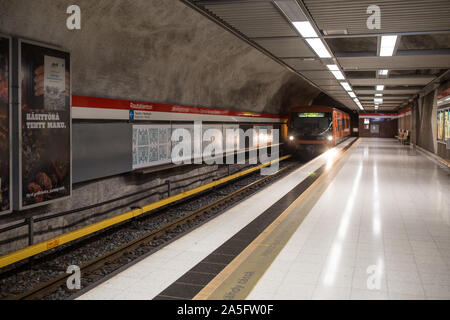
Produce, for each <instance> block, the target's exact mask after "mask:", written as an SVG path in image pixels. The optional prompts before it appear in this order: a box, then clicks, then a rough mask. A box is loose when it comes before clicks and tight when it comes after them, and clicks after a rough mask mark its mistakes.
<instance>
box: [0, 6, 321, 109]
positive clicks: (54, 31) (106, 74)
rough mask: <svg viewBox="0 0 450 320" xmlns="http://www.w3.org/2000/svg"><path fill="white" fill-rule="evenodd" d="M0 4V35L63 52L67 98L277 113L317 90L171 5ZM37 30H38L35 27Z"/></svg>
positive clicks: (220, 30)
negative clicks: (75, 13)
mask: <svg viewBox="0 0 450 320" xmlns="http://www.w3.org/2000/svg"><path fill="white" fill-rule="evenodd" d="M71 4H73V3H72V2H71V1H67V0H59V1H54V0H35V1H29V0H16V1H10V0H0V7H1V8H2V10H1V11H0V32H3V33H6V34H14V35H17V36H21V37H26V38H29V39H33V40H37V41H43V42H47V43H51V44H54V45H57V46H62V47H63V48H65V49H67V50H69V51H71V53H72V62H73V84H72V88H73V94H76V95H87V96H95V97H108V98H117V99H126V100H141V101H150V102H162V103H174V104H182V105H195V106H205V107H218V108H226V109H236V110H244V111H256V112H267V113H279V112H280V110H286V109H288V108H289V104H291V103H295V104H308V103H310V102H311V100H312V99H313V98H315V97H316V96H317V95H318V94H319V91H318V90H317V89H316V88H314V87H312V86H311V85H309V84H308V83H307V82H305V81H304V80H302V79H301V78H300V77H299V76H297V75H295V74H293V73H292V72H290V71H288V70H286V69H285V68H284V67H283V66H281V65H280V64H278V63H276V62H275V61H273V60H271V59H270V58H269V57H267V56H265V55H264V54H262V53H261V52H260V51H258V50H256V49H255V48H253V47H252V46H250V45H248V44H247V43H245V42H244V41H242V40H240V39H238V38H237V37H236V36H234V35H232V34H231V33H230V32H228V31H226V30H225V29H223V28H222V27H220V26H218V25H217V24H215V23H214V22H212V21H210V20H209V19H207V18H205V17H204V16H203V15H201V14H200V13H198V12H196V11H194V10H193V9H191V8H189V7H187V6H186V5H185V4H183V3H182V2H180V1H179V0H99V1H92V0H79V1H77V5H79V7H80V8H81V30H72V31H70V30H68V29H67V27H66V20H67V18H68V16H69V15H68V14H67V13H66V10H67V7H68V6H69V5H71ZM42 26H44V27H42Z"/></svg>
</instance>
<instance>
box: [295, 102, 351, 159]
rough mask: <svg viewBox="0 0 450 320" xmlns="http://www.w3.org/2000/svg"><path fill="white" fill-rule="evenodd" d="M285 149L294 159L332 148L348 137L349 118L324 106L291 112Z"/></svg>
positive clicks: (301, 108)
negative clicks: (291, 153) (286, 148)
mask: <svg viewBox="0 0 450 320" xmlns="http://www.w3.org/2000/svg"><path fill="white" fill-rule="evenodd" d="M287 136H288V140H289V141H288V144H287V145H288V148H289V149H290V150H291V151H292V152H293V153H295V154H296V155H300V156H301V155H306V156H313V155H315V154H318V153H320V152H323V151H326V150H327V149H328V148H330V147H334V146H336V145H337V144H339V143H340V142H342V141H343V140H344V139H346V138H347V137H348V136H350V116H349V115H348V114H347V113H345V112H343V111H341V110H338V109H336V108H333V107H327V106H314V105H313V106H309V107H297V108H293V109H291V111H290V113H289V120H288V135H287Z"/></svg>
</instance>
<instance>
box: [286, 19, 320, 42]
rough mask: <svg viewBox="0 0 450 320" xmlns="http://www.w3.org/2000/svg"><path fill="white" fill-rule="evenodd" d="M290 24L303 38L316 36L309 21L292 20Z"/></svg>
mask: <svg viewBox="0 0 450 320" xmlns="http://www.w3.org/2000/svg"><path fill="white" fill-rule="evenodd" d="M292 24H293V25H294V27H295V28H296V29H297V30H298V32H300V34H301V35H302V37H303V38H318V35H317V33H316V31H315V30H314V28H313V26H312V24H311V23H310V22H309V21H296V22H292Z"/></svg>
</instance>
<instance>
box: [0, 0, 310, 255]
mask: <svg viewBox="0 0 450 320" xmlns="http://www.w3.org/2000/svg"><path fill="white" fill-rule="evenodd" d="M71 4H73V3H72V1H67V0H59V1H54V0H34V1H30V0H15V1H10V0H0V8H1V10H0V33H4V34H9V35H14V36H17V37H22V38H26V39H31V40H36V41H40V42H45V43H48V44H52V45H55V46H60V47H62V48H64V49H66V50H69V51H70V52H71V54H72V91H73V94H75V95H86V96H94V97H106V98H115V99H126V100H138V101H149V102H160V103H173V104H181V105H195V106H204V107H216V108H226V109H235V110H243V111H255V112H265V113H275V114H276V113H286V111H287V110H288V109H289V108H290V106H292V105H305V104H306V105H307V104H310V103H311V102H312V101H313V100H314V98H316V97H317V96H318V95H319V91H318V90H317V89H316V88H314V87H312V86H310V85H309V84H308V83H307V82H305V81H304V80H302V79H301V78H300V77H299V76H297V75H295V74H293V73H292V72H290V71H288V70H286V69H285V68H284V67H283V66H281V65H280V64H278V63H276V62H275V61H273V60H271V59H270V58H268V57H267V56H265V55H264V54H262V53H261V52H260V51H258V50H256V49H255V48H253V47H252V46H250V45H248V44H247V43H245V42H244V41H242V40H240V39H238V38H237V37H236V36H234V35H232V34H231V33H229V32H228V31H226V30H224V29H223V28H221V27H220V26H218V25H216V24H215V23H214V22H212V21H210V20H209V19H207V18H205V17H204V16H203V15H201V14H199V13H198V12H196V11H194V10H192V9H191V8H189V7H187V6H186V5H184V4H183V3H182V2H180V1H178V0H99V1H92V0H78V1H77V2H76V4H77V5H79V6H80V8H81V30H75V31H69V30H68V29H67V28H66V19H67V17H68V15H67V13H66V10H67V7H68V6H69V5H71ZM217 170H219V171H223V169H222V168H217V167H215V166H212V167H203V168H191V169H189V170H183V171H182V172H172V173H171V174H169V175H167V174H166V175H165V176H162V175H159V174H150V175H147V176H141V177H136V176H134V175H133V174H128V175H121V176H114V177H108V178H104V179H99V180H96V181H91V182H88V183H83V184H78V185H75V186H74V190H73V196H72V197H71V199H69V200H66V201H62V202H57V203H54V204H51V205H48V206H45V207H41V208H38V209H33V210H31V211H25V212H21V213H13V214H12V215H11V216H13V217H11V218H10V217H7V218H6V219H4V217H3V218H2V220H1V221H0V228H1V227H6V226H8V225H9V224H11V223H15V222H14V221H17V219H21V218H25V217H29V216H45V215H49V214H53V213H56V212H62V211H67V210H72V209H76V208H80V207H84V206H89V205H92V204H96V203H99V202H103V201H108V200H109V199H113V198H115V197H117V195H118V194H124V193H126V194H129V193H133V192H139V191H140V190H144V189H146V188H148V187H151V186H156V185H158V184H161V183H164V181H165V180H166V179H170V180H178V179H188V180H187V181H188V184H186V185H185V184H181V185H180V186H179V189H178V191H179V192H181V191H184V190H186V189H190V188H192V187H195V186H196V185H198V184H199V183H204V182H208V181H210V180H211V179H213V176H216V175H217V174H216V173H215V172H216V171H217ZM198 175H201V176H202V177H203V178H202V179H203V180H204V181H202V182H196V183H192V181H197V179H196V178H195V177H196V176H198ZM220 175H222V173H220V174H219V176H220ZM190 178H192V181H191V182H189V181H190V180H189V179H190ZM161 190H162V194H161V195H158V194H157V195H154V196H152V197H149V198H148V199H146V200H145V201H143V202H140V203H137V204H145V203H149V201H150V202H151V201H155V200H158V199H159V198H161V197H165V196H166V195H165V194H164V190H165V189H164V187H163V188H162V189H161ZM125 204H126V201H123V203H122V202H120V203H115V205H125ZM124 210H125V211H126V210H127V209H126V208H125V209H120V210H114V209H113V208H111V205H109V206H105V207H101V208H97V209H95V210H87V211H83V212H77V213H74V214H71V215H68V216H64V217H60V218H58V219H53V220H49V221H48V222H47V221H46V222H45V223H40V224H37V225H36V226H35V228H36V229H35V232H36V236H35V242H39V241H44V240H46V239H49V238H50V237H53V236H57V235H59V234H61V233H64V232H69V231H71V230H74V229H77V228H79V227H81V226H83V225H87V224H91V223H94V222H97V221H99V220H102V219H105V218H107V217H110V216H114V215H117V214H118V213H121V212H124ZM100 213H101V214H100ZM26 245H27V228H26V227H23V228H21V229H15V230H12V231H10V232H7V233H3V234H0V254H4V253H6V252H9V251H12V250H16V249H19V248H22V247H24V246H26Z"/></svg>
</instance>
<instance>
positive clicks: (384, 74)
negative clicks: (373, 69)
mask: <svg viewBox="0 0 450 320" xmlns="http://www.w3.org/2000/svg"><path fill="white" fill-rule="evenodd" d="M388 73H389V70H387V69H383V70H380V71H378V74H379V75H380V76H387V75H388Z"/></svg>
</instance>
